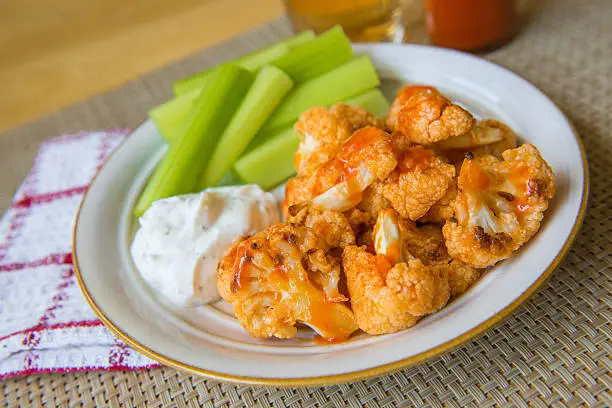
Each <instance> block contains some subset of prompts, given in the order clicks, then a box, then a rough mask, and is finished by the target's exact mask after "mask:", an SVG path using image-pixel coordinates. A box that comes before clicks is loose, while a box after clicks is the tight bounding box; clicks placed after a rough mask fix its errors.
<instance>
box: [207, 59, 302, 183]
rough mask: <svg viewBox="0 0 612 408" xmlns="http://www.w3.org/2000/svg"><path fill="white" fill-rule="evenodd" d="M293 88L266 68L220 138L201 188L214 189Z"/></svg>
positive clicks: (277, 72) (281, 74)
mask: <svg viewBox="0 0 612 408" xmlns="http://www.w3.org/2000/svg"><path fill="white" fill-rule="evenodd" d="M291 88H293V82H292V81H291V78H289V76H287V74H285V73H284V72H283V71H281V70H280V69H278V68H276V67H273V66H265V67H263V68H262V69H261V71H259V73H258V74H257V76H256V77H255V81H254V82H253V85H251V88H250V89H249V91H248V93H247V94H246V96H245V97H244V99H243V101H242V103H241V104H240V107H239V108H238V110H237V111H236V113H235V114H234V116H233V117H232V120H231V121H230V123H229V125H228V126H227V128H226V129H225V131H224V132H223V134H222V135H221V137H220V138H219V142H218V143H217V147H216V148H215V150H214V152H213V153H212V156H211V159H210V162H209V163H208V166H207V167H206V170H205V171H204V173H203V177H202V180H201V181H200V187H201V188H202V189H204V188H206V187H210V186H214V185H215V184H217V183H218V182H219V180H221V178H222V177H223V174H225V172H226V171H228V170H229V169H230V168H231V167H232V164H234V161H235V160H236V159H237V158H238V157H239V156H240V154H241V153H242V152H243V151H244V149H245V148H246V147H247V145H248V144H249V142H250V141H251V139H252V138H253V136H255V134H256V133H257V132H258V131H259V129H260V128H261V126H262V125H263V124H264V122H265V121H266V119H268V117H269V116H270V114H271V113H272V112H273V111H274V109H276V107H277V106H278V104H279V103H280V102H281V100H282V99H283V98H284V97H285V95H287V94H288V93H289V91H290V90H291Z"/></svg>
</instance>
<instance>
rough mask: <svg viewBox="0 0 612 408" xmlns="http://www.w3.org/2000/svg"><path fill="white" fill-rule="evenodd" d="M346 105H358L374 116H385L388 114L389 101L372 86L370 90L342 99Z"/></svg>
mask: <svg viewBox="0 0 612 408" xmlns="http://www.w3.org/2000/svg"><path fill="white" fill-rule="evenodd" d="M344 103H346V104H347V105H355V106H360V107H362V108H363V109H365V110H367V111H368V112H370V113H371V114H372V115H375V116H381V117H382V116H387V115H388V114H389V109H390V107H391V106H390V105H389V101H388V100H387V98H385V96H384V95H383V93H382V92H381V90H380V89H378V88H374V89H372V90H371V91H367V92H364V93H362V94H361V95H357V96H355V97H354V98H350V99H347V100H345V101H344Z"/></svg>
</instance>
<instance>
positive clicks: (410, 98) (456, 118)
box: [387, 85, 474, 151]
mask: <svg viewBox="0 0 612 408" xmlns="http://www.w3.org/2000/svg"><path fill="white" fill-rule="evenodd" d="M473 124H474V118H473V117H472V115H471V114H470V113H469V112H468V111H466V110H465V109H463V108H461V107H460V106H458V105H456V104H454V103H452V102H451V101H450V100H449V99H448V98H446V97H445V96H444V95H442V94H441V93H440V92H439V91H438V90H437V89H436V88H433V87H430V86H422V85H409V86H405V87H404V88H402V89H401V90H400V91H399V93H398V94H397V96H396V98H395V100H394V101H393V104H392V105H391V109H390V111H389V116H388V117H387V127H388V128H389V129H390V130H391V131H393V132H394V141H395V144H396V147H397V148H398V149H399V150H400V151H401V150H404V149H405V148H407V147H410V145H411V144H414V143H416V144H423V145H427V144H431V143H435V142H439V141H440V140H444V139H448V138H450V137H454V136H459V135H462V134H464V133H467V132H468V131H469V130H470V129H471V128H472V126H473Z"/></svg>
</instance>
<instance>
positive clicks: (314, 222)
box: [287, 207, 355, 248]
mask: <svg viewBox="0 0 612 408" xmlns="http://www.w3.org/2000/svg"><path fill="white" fill-rule="evenodd" d="M287 221H289V222H292V223H294V224H297V225H301V226H304V227H308V228H310V229H311V230H312V231H313V233H314V234H315V235H316V236H317V237H319V238H320V239H321V240H323V241H325V244H326V246H327V247H328V248H344V247H346V246H348V245H355V233H354V232H353V228H352V227H351V224H350V223H349V220H348V219H347V218H346V217H345V215H344V214H342V213H341V212H339V211H333V210H323V209H320V208H315V207H306V208H304V209H303V210H302V211H300V212H299V213H298V214H296V215H294V216H292V215H290V216H289V217H288V218H287Z"/></svg>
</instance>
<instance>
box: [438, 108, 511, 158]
mask: <svg viewBox="0 0 612 408" xmlns="http://www.w3.org/2000/svg"><path fill="white" fill-rule="evenodd" d="M515 147H516V134H515V133H514V132H513V131H512V129H510V128H509V127H508V126H506V125H505V124H503V123H502V122H499V121H497V120H493V119H488V120H482V121H479V122H477V123H476V125H474V127H473V128H472V129H470V131H469V132H467V133H465V134H463V135H461V136H457V137H452V138H450V139H446V140H442V141H441V142H438V143H436V144H435V145H434V146H432V148H434V149H435V150H436V151H437V152H439V153H440V154H442V155H443V156H444V157H446V158H447V159H448V160H449V161H450V162H451V163H453V164H455V165H457V166H461V163H463V159H464V158H465V156H466V155H471V156H472V157H480V156H485V155H489V154H491V155H493V156H496V157H497V158H500V159H501V157H502V156H501V155H502V152H504V151H506V150H508V149H514V148H515Z"/></svg>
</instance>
